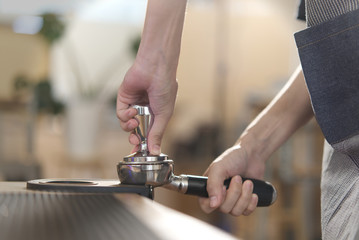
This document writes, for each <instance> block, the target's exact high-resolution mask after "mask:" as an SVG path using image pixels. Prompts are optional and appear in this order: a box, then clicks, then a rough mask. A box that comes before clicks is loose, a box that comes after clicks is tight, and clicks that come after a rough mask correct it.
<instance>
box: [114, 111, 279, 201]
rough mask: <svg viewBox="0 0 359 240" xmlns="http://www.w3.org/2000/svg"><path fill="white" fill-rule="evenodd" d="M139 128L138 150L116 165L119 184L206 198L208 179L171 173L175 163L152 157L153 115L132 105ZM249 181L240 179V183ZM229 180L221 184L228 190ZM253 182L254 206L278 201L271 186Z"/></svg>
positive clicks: (255, 180) (165, 158)
mask: <svg viewBox="0 0 359 240" xmlns="http://www.w3.org/2000/svg"><path fill="white" fill-rule="evenodd" d="M133 108H135V109H137V113H138V114H137V116H136V118H137V120H138V121H139V126H138V127H137V128H136V130H135V132H136V133H137V135H138V136H139V138H140V146H139V151H138V152H135V153H133V154H130V155H128V156H126V157H124V158H123V160H122V161H120V162H119V163H118V165H117V173H118V177H119V179H120V181H121V184H128V185H150V186H153V187H159V186H163V187H165V188H168V189H171V190H175V191H179V192H181V193H184V194H190V195H196V196H200V197H208V193H207V177H204V176H194V175H184V174H182V175H180V176H176V175H175V174H174V162H173V160H171V159H168V156H167V155H165V154H160V155H151V154H150V153H149V151H148V147H147V136H148V132H149V129H150V128H151V125H152V115H151V111H150V109H149V107H148V106H139V105H135V106H133ZM247 179H249V178H243V181H245V180H247ZM230 180H231V179H227V180H226V181H224V185H225V186H226V187H227V188H228V187H229V183H230ZM249 180H251V181H252V182H253V186H254V188H253V193H256V194H257V195H258V204H257V206H269V205H271V204H273V203H274V202H275V200H276V198H277V192H276V190H275V188H274V187H273V185H272V184H270V183H269V182H266V181H262V180H258V179H249Z"/></svg>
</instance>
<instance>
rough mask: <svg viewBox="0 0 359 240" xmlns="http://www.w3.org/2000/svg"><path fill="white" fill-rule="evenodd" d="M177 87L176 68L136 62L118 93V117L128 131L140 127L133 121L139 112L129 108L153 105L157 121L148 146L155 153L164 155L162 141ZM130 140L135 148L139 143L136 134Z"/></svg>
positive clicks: (171, 111) (151, 106)
mask: <svg viewBox="0 0 359 240" xmlns="http://www.w3.org/2000/svg"><path fill="white" fill-rule="evenodd" d="M177 88H178V84H177V80H176V68H173V67H171V66H166V65H165V64H162V65H161V67H158V66H156V65H154V64H152V63H150V62H146V61H142V62H141V61H139V60H136V61H135V63H134V64H133V66H132V67H131V68H130V69H129V70H128V72H127V74H126V75H125V78H124V80H123V82H122V84H121V86H120V88H119V90H118V95H117V116H118V118H119V119H120V124H121V127H122V129H124V130H125V131H127V132H131V131H133V130H134V129H135V128H136V127H137V126H138V122H137V121H136V120H135V119H134V118H133V117H134V116H135V115H136V114H137V111H136V110H135V109H133V108H131V107H130V106H131V105H134V104H149V105H150V108H151V110H152V113H153V115H154V122H153V125H152V128H151V130H150V132H149V136H148V147H149V151H150V152H151V153H152V154H155V155H157V154H160V152H161V149H160V146H161V140H162V136H163V132H164V130H165V128H166V126H167V123H168V121H169V119H170V118H171V116H172V113H173V109H174V104H175V100H176V95H177ZM129 141H130V143H131V144H133V145H138V144H139V139H138V137H137V136H136V135H134V134H131V135H130V137H129ZM134 150H135V149H134Z"/></svg>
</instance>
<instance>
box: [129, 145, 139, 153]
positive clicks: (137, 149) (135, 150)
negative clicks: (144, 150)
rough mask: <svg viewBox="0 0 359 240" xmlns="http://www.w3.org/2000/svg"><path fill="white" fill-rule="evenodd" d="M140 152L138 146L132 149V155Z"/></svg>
mask: <svg viewBox="0 0 359 240" xmlns="http://www.w3.org/2000/svg"><path fill="white" fill-rule="evenodd" d="M139 150H140V149H139V147H138V145H137V146H135V147H134V148H133V149H132V151H131V153H135V152H138V151H139Z"/></svg>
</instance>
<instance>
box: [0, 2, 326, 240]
mask: <svg viewBox="0 0 359 240" xmlns="http://www.w3.org/2000/svg"><path fill="white" fill-rule="evenodd" d="M298 4H299V3H298V2H297V1H296V0H188V8H187V14H186V20H185V25H184V30H183V39H182V51H181V57H180V63H179V68H178V80H179V92H178V98H177V104H176V108H175V113H174V116H173V118H172V120H171V121H170V124H169V126H168V129H167V131H166V134H165V136H164V140H163V148H162V151H163V152H164V153H166V154H168V155H169V156H170V158H172V159H174V161H175V165H176V168H175V172H176V173H177V174H181V173H186V174H200V175H201V174H202V173H203V172H204V171H205V170H206V168H207V166H208V165H209V164H210V163H211V161H213V160H214V159H215V157H216V156H218V155H219V154H220V153H221V152H222V151H224V150H225V149H226V148H228V147H230V146H231V145H232V144H233V143H234V141H235V140H236V139H237V137H238V136H239V135H240V133H241V132H242V131H243V130H244V128H245V127H246V126H247V124H248V123H249V122H250V121H251V120H252V119H253V118H254V117H255V116H256V115H257V114H258V113H259V112H260V111H261V110H262V109H263V108H264V107H265V106H266V105H267V104H268V103H269V101H270V100H271V99H272V98H273V97H274V95H275V94H276V93H277V92H278V91H279V89H280V88H281V87H282V86H283V85H284V83H285V82H286V81H287V80H288V78H289V77H290V75H291V73H292V72H293V71H294V69H295V68H296V67H297V66H298V64H299V59H298V56H297V51H296V47H295V42H294V39H293V33H294V32H296V31H299V30H301V29H304V28H305V22H303V21H300V20H297V19H296V16H297V7H298ZM146 5H147V1H145V0H131V1H129V0H76V1H75V0H26V1H25V0H0V180H1V181H26V180H30V179H35V178H106V179H116V178H117V173H116V165H117V163H118V161H119V160H120V159H122V158H123V156H125V155H128V154H129V153H130V151H131V146H130V145H129V144H128V141H127V138H128V134H127V133H125V132H123V131H122V130H121V128H120V125H119V123H118V120H117V118H116V112H115V100H116V92H117V88H118V87H119V85H120V84H121V81H122V79H123V76H124V74H125V72H126V70H127V69H128V68H129V66H130V65H131V63H132V61H133V60H134V57H135V55H136V51H137V48H138V44H139V41H140V37H141V31H142V27H143V21H144V17H145V10H146ZM322 143H323V139H322V136H321V133H320V130H319V129H318V127H317V125H316V123H315V122H314V121H312V122H310V123H309V124H307V125H306V126H305V127H303V128H302V129H301V130H300V131H298V132H297V133H296V134H295V135H294V136H293V137H292V138H291V139H290V140H289V141H287V142H286V143H285V145H284V146H282V147H281V148H280V149H279V151H278V152H276V153H275V154H274V155H273V156H272V159H271V160H270V161H268V167H267V172H266V180H269V181H271V182H273V184H274V185H275V186H276V188H277V190H278V193H279V198H278V200H277V202H276V203H275V204H274V205H273V206H272V207H270V208H263V209H258V210H256V212H255V213H254V214H252V215H251V216H250V217H237V218H235V217H230V216H227V215H224V214H220V213H212V214H209V215H207V214H204V213H202V212H201V210H200V209H199V206H198V204H197V199H196V197H192V196H183V195H180V194H178V193H176V192H171V191H167V190H163V189H156V191H155V201H158V202H160V203H162V204H164V205H167V206H169V207H171V208H174V209H177V210H179V211H181V212H184V213H186V214H189V215H192V216H194V217H196V218H199V219H201V220H203V221H206V222H208V223H210V224H213V225H216V226H218V227H220V228H222V229H224V230H226V231H229V232H231V233H232V234H234V235H235V236H238V237H241V238H243V239H320V216H319V215H320V207H319V199H320V196H319V182H320V168H321V153H322Z"/></svg>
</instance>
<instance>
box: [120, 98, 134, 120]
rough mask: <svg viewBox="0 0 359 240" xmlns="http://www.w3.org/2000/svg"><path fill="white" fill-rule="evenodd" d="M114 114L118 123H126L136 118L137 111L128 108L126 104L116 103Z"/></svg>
mask: <svg viewBox="0 0 359 240" xmlns="http://www.w3.org/2000/svg"><path fill="white" fill-rule="evenodd" d="M116 113H117V117H118V118H119V119H120V121H122V122H127V121H129V120H130V119H132V118H134V117H135V116H136V114H137V110H136V109H134V108H132V107H129V105H128V104H125V105H124V104H119V103H118V105H117V110H116Z"/></svg>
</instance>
